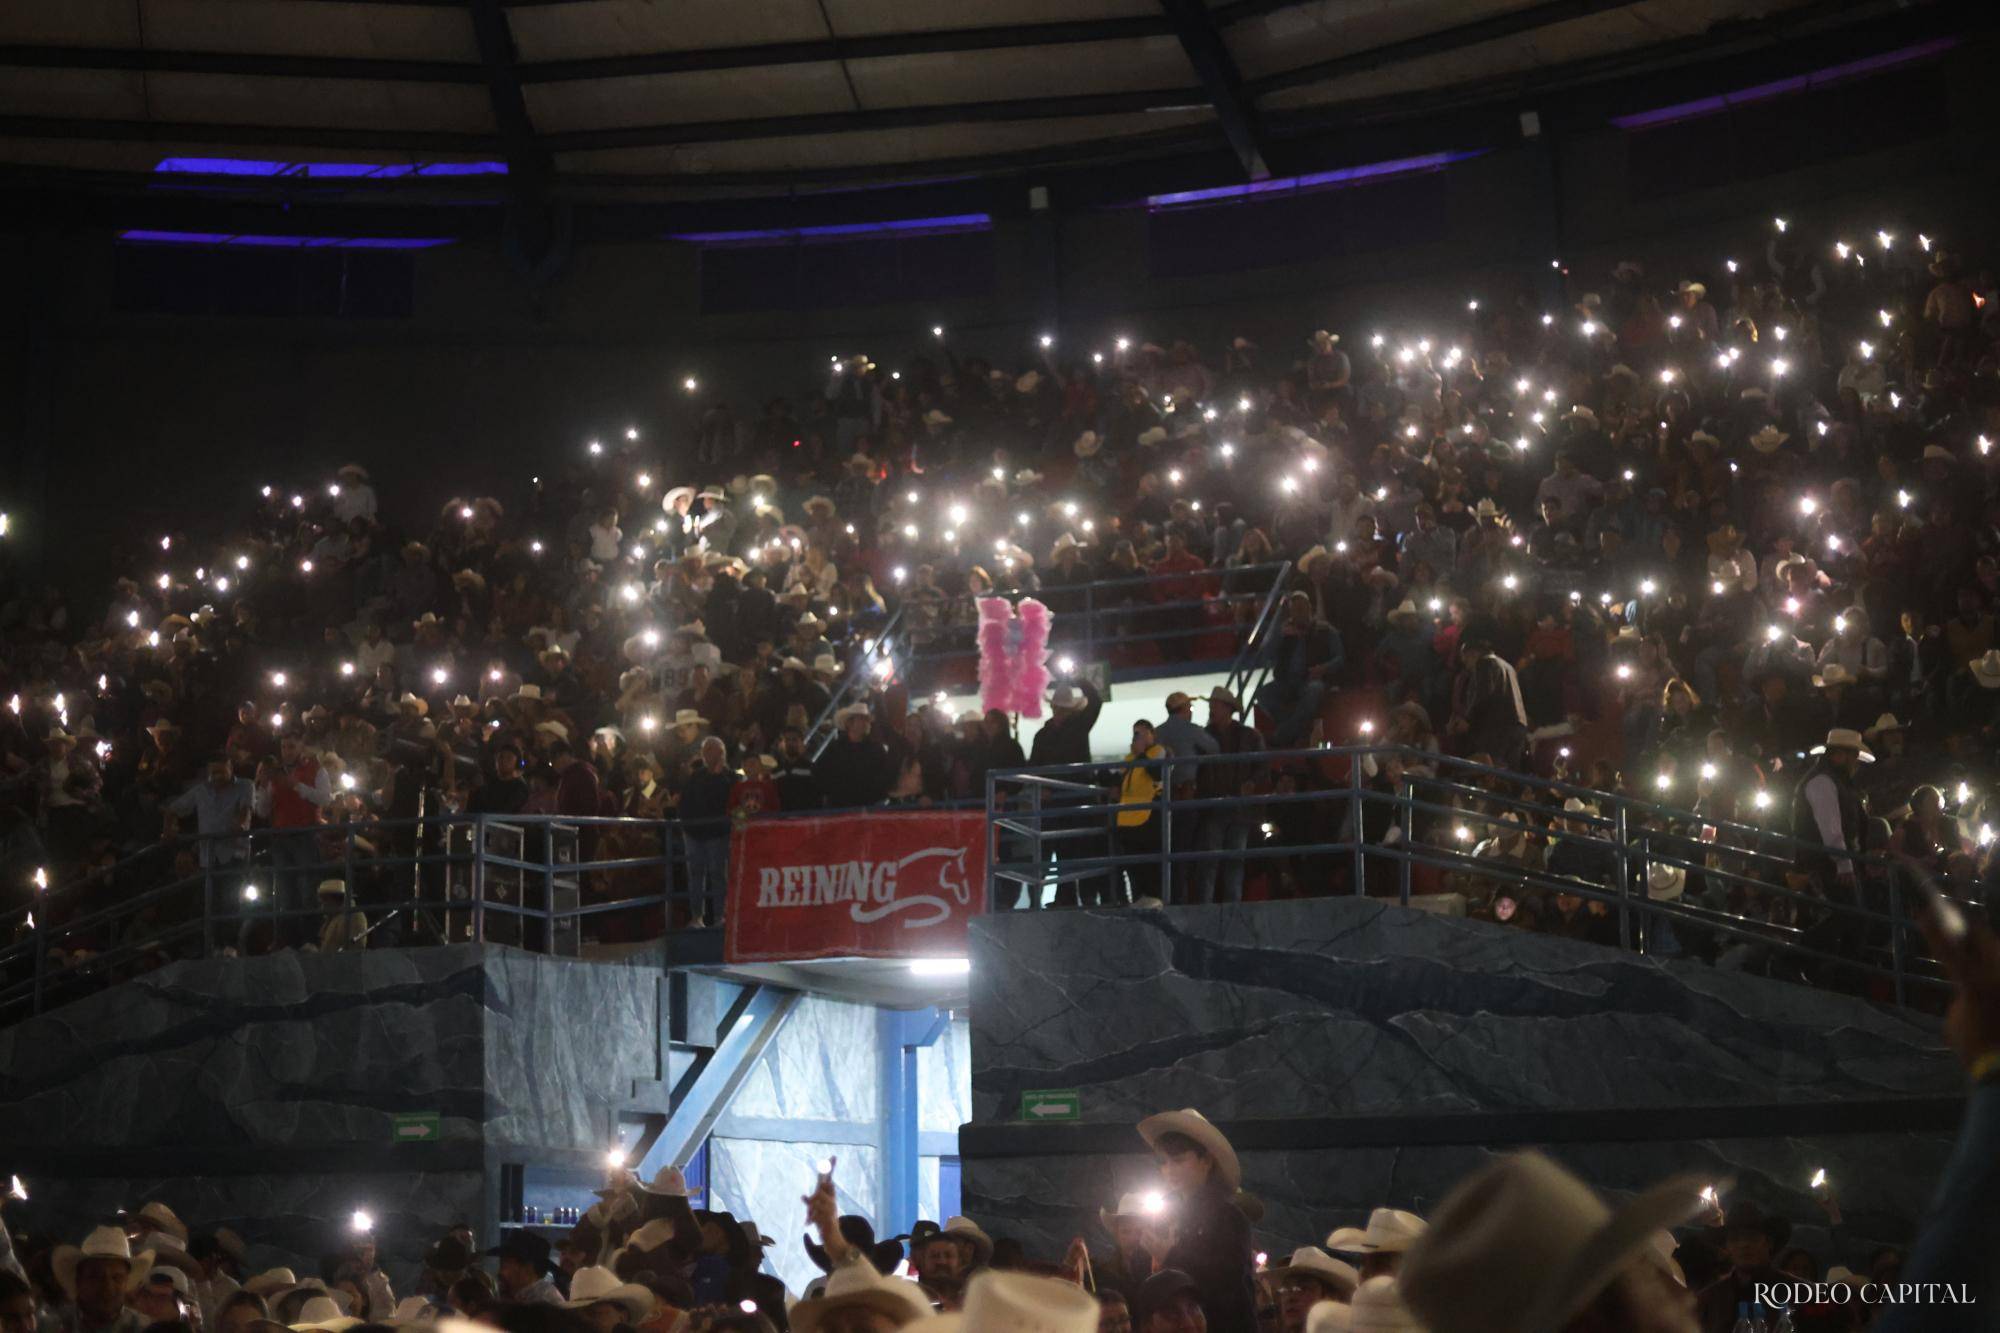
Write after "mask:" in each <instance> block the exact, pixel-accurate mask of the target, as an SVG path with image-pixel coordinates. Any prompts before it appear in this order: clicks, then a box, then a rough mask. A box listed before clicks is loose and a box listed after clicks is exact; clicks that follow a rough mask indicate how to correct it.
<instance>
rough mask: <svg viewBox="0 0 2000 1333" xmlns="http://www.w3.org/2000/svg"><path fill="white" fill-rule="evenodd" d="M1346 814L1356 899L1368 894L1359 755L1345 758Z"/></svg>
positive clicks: (1355, 754)
mask: <svg viewBox="0 0 2000 1333" xmlns="http://www.w3.org/2000/svg"><path fill="white" fill-rule="evenodd" d="M1347 814H1348V818H1349V819H1350V820H1351V821H1352V823H1353V826H1354V834H1353V836H1354V892H1355V895H1356V896H1357V897H1358V896H1360V895H1363V894H1366V893H1367V892H1368V865H1367V861H1366V857H1365V851H1366V847H1367V844H1366V843H1365V842H1364V841H1363V839H1362V837H1361V756H1360V754H1359V753H1354V754H1350V755H1348V756H1347Z"/></svg>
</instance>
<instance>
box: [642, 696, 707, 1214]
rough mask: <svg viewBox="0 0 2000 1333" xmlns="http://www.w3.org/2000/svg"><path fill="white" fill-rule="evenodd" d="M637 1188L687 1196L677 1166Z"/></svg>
mask: <svg viewBox="0 0 2000 1333" xmlns="http://www.w3.org/2000/svg"><path fill="white" fill-rule="evenodd" d="M681 711H682V712H684V713H686V712H692V711H694V710H692V709H682V710H681ZM696 720H697V721H700V722H706V721H708V719H707V718H705V717H704V718H697V719H696ZM639 1188H640V1189H641V1190H643V1191H645V1192H646V1193H647V1194H657V1195H659V1196H661V1197H662V1198H669V1199H685V1198H686V1197H687V1196H688V1183H687V1176H686V1175H685V1174H684V1173H683V1172H682V1171H681V1169H680V1168H679V1167H677V1166H663V1167H661V1168H660V1169H659V1170H658V1171H655V1172H654V1173H653V1178H652V1179H651V1180H648V1181H642V1182H640V1184H639Z"/></svg>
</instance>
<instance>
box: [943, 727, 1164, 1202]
mask: <svg viewBox="0 0 2000 1333" xmlns="http://www.w3.org/2000/svg"><path fill="white" fill-rule="evenodd" d="M966 718H970V719H972V720H973V721H974V722H977V721H979V714H977V713H967V714H966V715H965V717H961V718H960V719H959V721H961V722H963V721H965V720H966ZM1150 1216H1152V1214H1150V1213H1148V1212H1147V1211H1146V1196H1145V1195H1143V1194H1121V1195H1119V1196H1118V1206H1117V1207H1116V1208H1100V1209H1098V1210H1097V1220H1098V1221H1100V1222H1102V1223H1104V1225H1105V1226H1107V1227H1108V1226H1110V1225H1111V1224H1112V1223H1113V1222H1115V1221H1117V1220H1118V1219H1119V1218H1121V1217H1150Z"/></svg>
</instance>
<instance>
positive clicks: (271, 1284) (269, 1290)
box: [243, 1268, 299, 1301]
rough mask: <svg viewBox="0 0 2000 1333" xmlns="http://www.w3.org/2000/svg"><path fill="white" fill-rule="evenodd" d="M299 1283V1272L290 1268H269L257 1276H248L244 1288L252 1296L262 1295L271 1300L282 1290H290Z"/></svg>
mask: <svg viewBox="0 0 2000 1333" xmlns="http://www.w3.org/2000/svg"><path fill="white" fill-rule="evenodd" d="M298 1285H299V1278H298V1274H296V1273H294V1272H293V1271H292V1270H291V1269H289V1268H267V1269H265V1270H264V1271H263V1272H261V1273H259V1274H257V1275H256V1276H255V1277H252V1278H246V1279H245V1280H244V1282H243V1290H245V1291H247V1292H249V1293H250V1294H251V1295H252V1296H262V1297H263V1298H264V1299H265V1300H267V1301H268V1300H270V1299H271V1298H272V1297H273V1296H275V1295H277V1294H278V1293H279V1292H281V1291H290V1290H291V1289H292V1288H293V1287H296V1286H298Z"/></svg>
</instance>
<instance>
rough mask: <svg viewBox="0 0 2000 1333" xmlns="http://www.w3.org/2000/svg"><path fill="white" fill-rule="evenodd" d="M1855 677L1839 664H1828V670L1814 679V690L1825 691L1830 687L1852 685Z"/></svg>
mask: <svg viewBox="0 0 2000 1333" xmlns="http://www.w3.org/2000/svg"><path fill="white" fill-rule="evenodd" d="M1854 681H1855V675H1854V673H1853V672H1852V671H1849V670H1848V669H1847V668H1846V667H1844V666H1842V665H1841V664H1840V663H1838V662H1828V663H1827V664H1826V669H1825V670H1823V671H1821V672H1820V673H1819V674H1818V675H1816V676H1814V677H1813V678H1812V683H1813V688H1814V689H1819V690H1823V689H1825V688H1826V687H1827V686H1829V685H1852V684H1853V683H1854Z"/></svg>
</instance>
